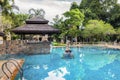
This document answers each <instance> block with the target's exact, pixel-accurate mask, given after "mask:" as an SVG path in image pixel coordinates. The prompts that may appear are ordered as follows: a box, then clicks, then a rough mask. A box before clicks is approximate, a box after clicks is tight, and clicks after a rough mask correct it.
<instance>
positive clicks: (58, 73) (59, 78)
mask: <svg viewBox="0 0 120 80" xmlns="http://www.w3.org/2000/svg"><path fill="white" fill-rule="evenodd" d="M67 74H70V72H68V71H67V69H66V67H61V68H59V69H56V70H52V71H50V72H48V77H46V78H45V79H44V80H53V79H54V80H65V78H63V77H64V76H65V75H67Z"/></svg>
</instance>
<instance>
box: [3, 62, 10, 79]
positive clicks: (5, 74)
mask: <svg viewBox="0 0 120 80" xmlns="http://www.w3.org/2000/svg"><path fill="white" fill-rule="evenodd" d="M6 63H7V62H5V63H4V64H3V65H2V72H3V73H4V74H5V76H6V77H7V78H8V79H9V76H8V74H7V73H6V72H5V70H4V66H5V64H6ZM6 69H7V70H8V68H7V67H6ZM8 71H9V70H8Z"/></svg>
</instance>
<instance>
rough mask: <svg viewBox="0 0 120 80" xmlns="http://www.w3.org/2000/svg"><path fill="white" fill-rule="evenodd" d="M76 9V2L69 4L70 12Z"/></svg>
mask: <svg viewBox="0 0 120 80" xmlns="http://www.w3.org/2000/svg"><path fill="white" fill-rule="evenodd" d="M76 8H79V5H78V4H77V3H76V2H73V3H72V4H71V7H70V10H71V9H76Z"/></svg>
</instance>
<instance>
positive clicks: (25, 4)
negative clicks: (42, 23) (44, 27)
mask: <svg viewBox="0 0 120 80" xmlns="http://www.w3.org/2000/svg"><path fill="white" fill-rule="evenodd" d="M15 4H16V5H17V6H18V7H19V8H20V11H21V12H22V13H27V12H28V10H29V9H30V8H35V9H41V8H42V9H44V10H45V12H46V15H45V18H46V19H48V20H50V21H52V19H53V18H54V17H55V15H57V14H58V15H62V14H63V13H64V12H65V11H67V10H69V8H70V5H71V2H70V1H58V0H16V1H15Z"/></svg>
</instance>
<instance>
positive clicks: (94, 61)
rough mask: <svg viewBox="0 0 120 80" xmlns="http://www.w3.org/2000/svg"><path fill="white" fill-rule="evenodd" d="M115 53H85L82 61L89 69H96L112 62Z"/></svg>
mask: <svg viewBox="0 0 120 80" xmlns="http://www.w3.org/2000/svg"><path fill="white" fill-rule="evenodd" d="M116 56H117V54H112V55H109V54H102V55H98V54H94V55H91V54H86V55H85V56H84V59H83V63H84V64H86V65H87V67H88V68H89V69H91V70H98V69H99V68H102V67H104V66H106V65H107V64H110V63H112V62H113V61H114V60H115V59H116Z"/></svg>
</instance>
